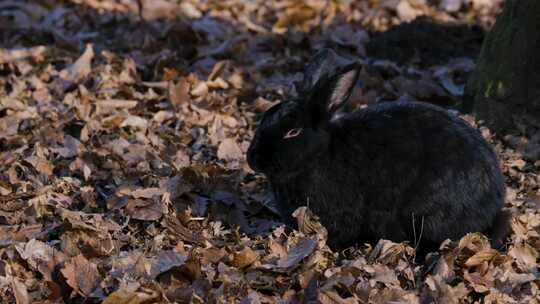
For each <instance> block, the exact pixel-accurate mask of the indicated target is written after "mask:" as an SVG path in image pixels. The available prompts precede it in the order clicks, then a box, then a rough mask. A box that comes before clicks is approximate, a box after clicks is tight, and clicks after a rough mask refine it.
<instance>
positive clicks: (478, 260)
mask: <svg viewBox="0 0 540 304" xmlns="http://www.w3.org/2000/svg"><path fill="white" fill-rule="evenodd" d="M499 256H500V254H499V252H498V251H497V250H495V249H485V250H482V251H479V252H477V253H475V254H474V255H473V256H472V257H470V258H469V259H467V261H466V262H465V265H466V266H467V267H474V266H478V265H481V264H482V263H484V262H490V261H491V260H493V259H496V258H497V257H499Z"/></svg>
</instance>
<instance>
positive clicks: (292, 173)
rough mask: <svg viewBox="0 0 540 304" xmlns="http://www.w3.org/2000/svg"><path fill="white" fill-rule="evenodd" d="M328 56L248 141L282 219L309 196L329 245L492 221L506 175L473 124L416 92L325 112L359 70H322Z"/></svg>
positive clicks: (430, 238)
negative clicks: (414, 98)
mask: <svg viewBox="0 0 540 304" xmlns="http://www.w3.org/2000/svg"><path fill="white" fill-rule="evenodd" d="M335 56H336V55H335V53H333V51H331V50H324V51H321V52H319V54H318V55H316V56H315V59H314V60H313V61H312V63H311V64H309V65H308V67H307V68H306V75H304V83H303V87H302V89H301V90H300V91H301V93H300V94H299V95H300V96H298V97H297V98H295V99H292V100H290V101H286V102H282V103H280V104H278V105H275V106H273V107H272V108H270V109H269V110H268V111H267V112H266V113H265V114H264V116H263V118H262V120H261V122H260V125H259V127H258V129H257V131H256V133H255V136H254V138H253V141H252V142H251V145H250V147H249V150H248V154H247V158H248V163H249V165H250V167H251V168H252V169H254V170H255V171H258V172H262V173H264V174H265V175H266V176H267V178H268V179H269V181H270V184H271V187H272V190H273V192H274V194H275V197H276V199H277V203H278V208H280V212H281V213H282V215H283V217H284V218H285V221H286V222H287V223H291V222H292V221H291V220H292V219H291V212H292V211H294V210H295V209H296V208H297V207H299V206H303V205H307V206H309V208H310V209H311V210H313V211H314V212H315V213H316V214H317V215H318V216H319V217H320V219H321V221H322V223H323V224H324V225H325V227H326V228H327V229H328V232H329V234H328V235H329V245H330V246H331V247H333V248H338V249H342V248H344V247H347V246H350V245H354V244H355V243H359V242H361V241H376V240H378V239H380V238H385V239H390V240H393V241H405V240H408V241H411V242H412V243H415V242H418V241H419V240H421V243H424V242H425V243H431V244H439V243H440V242H441V241H443V240H445V239H447V238H450V239H459V238H460V237H462V236H463V235H464V234H466V233H468V232H474V231H479V232H486V231H489V230H491V229H492V228H493V225H494V221H495V219H496V218H497V217H499V215H500V214H501V208H502V207H503V204H504V198H505V184H504V178H503V175H502V173H501V170H500V167H499V162H498V159H497V156H496V155H495V153H494V151H493V150H492V148H491V147H490V146H489V145H488V143H487V142H486V141H485V140H484V138H483V137H482V136H481V134H480V133H479V132H478V131H477V130H476V129H474V128H472V127H471V126H470V125H469V124H467V123H466V122H465V121H464V120H462V119H461V118H459V117H458V116H457V115H454V114H451V113H449V112H448V111H446V110H445V109H443V108H439V107H437V106H434V105H430V104H427V103H419V102H395V103H380V104H377V105H374V106H371V107H368V108H365V109H362V110H358V111H356V112H353V113H350V114H345V115H342V116H341V117H339V118H336V117H333V114H334V113H335V112H336V110H337V109H338V108H340V107H341V106H342V105H343V104H344V103H345V102H346V101H347V100H348V98H349V96H350V95H351V91H352V89H353V87H354V85H355V82H356V81H357V78H358V73H359V65H358V64H356V63H352V64H348V65H345V66H343V67H341V68H335V67H334V69H335V70H337V72H333V73H330V72H329V70H330V69H329V64H328V62H333V61H334V59H332V58H334V57H335ZM326 58H330V59H326Z"/></svg>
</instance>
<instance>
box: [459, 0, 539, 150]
mask: <svg viewBox="0 0 540 304" xmlns="http://www.w3.org/2000/svg"><path fill="white" fill-rule="evenodd" d="M463 110H464V111H465V112H471V111H472V112H473V113H474V114H475V115H476V117H477V118H478V119H480V120H483V121H484V122H485V124H486V125H487V126H488V127H489V128H491V129H492V130H493V131H495V132H499V133H502V134H509V133H515V132H517V133H519V134H520V135H524V136H526V137H527V138H528V139H529V142H530V141H531V140H532V141H535V138H536V137H538V141H539V142H540V132H539V131H540V1H537V0H506V3H505V5H504V9H503V11H502V13H501V14H500V15H499V16H498V17H497V21H496V22H495V25H494V27H493V29H492V30H491V32H490V33H489V34H488V35H487V36H486V38H485V40H484V43H483V46H482V51H481V52H480V56H479V58H478V60H477V65H476V68H475V71H474V72H473V74H472V75H471V77H470V78H469V81H468V83H467V86H466V89H465V101H464V105H463ZM538 156H540V154H539V155H538ZM531 158H536V159H540V157H537V156H532V155H531Z"/></svg>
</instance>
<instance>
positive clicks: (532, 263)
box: [508, 243, 539, 270]
mask: <svg viewBox="0 0 540 304" xmlns="http://www.w3.org/2000/svg"><path fill="white" fill-rule="evenodd" d="M508 255H509V256H511V257H513V258H514V259H516V262H517V263H518V265H520V267H521V268H522V269H524V270H529V269H537V268H538V263H537V260H538V256H539V254H538V251H536V250H535V249H534V248H533V247H531V246H530V245H529V244H527V243H525V244H520V245H516V246H513V247H512V248H510V250H509V251H508Z"/></svg>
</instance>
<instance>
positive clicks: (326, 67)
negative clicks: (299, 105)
mask: <svg viewBox="0 0 540 304" xmlns="http://www.w3.org/2000/svg"><path fill="white" fill-rule="evenodd" d="M338 59H339V56H338V55H337V54H336V53H335V52H334V51H333V50H331V49H322V50H320V51H319V52H317V53H316V54H315V55H314V56H313V57H312V58H311V59H310V61H309V63H308V65H307V66H306V68H305V69H304V81H303V82H302V86H301V90H302V91H304V92H307V91H309V90H311V89H313V88H314V87H315V85H316V84H317V83H318V82H319V80H321V79H322V78H324V77H326V76H328V75H329V74H331V73H332V69H335V67H336V66H337V65H336V63H337V61H338Z"/></svg>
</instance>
